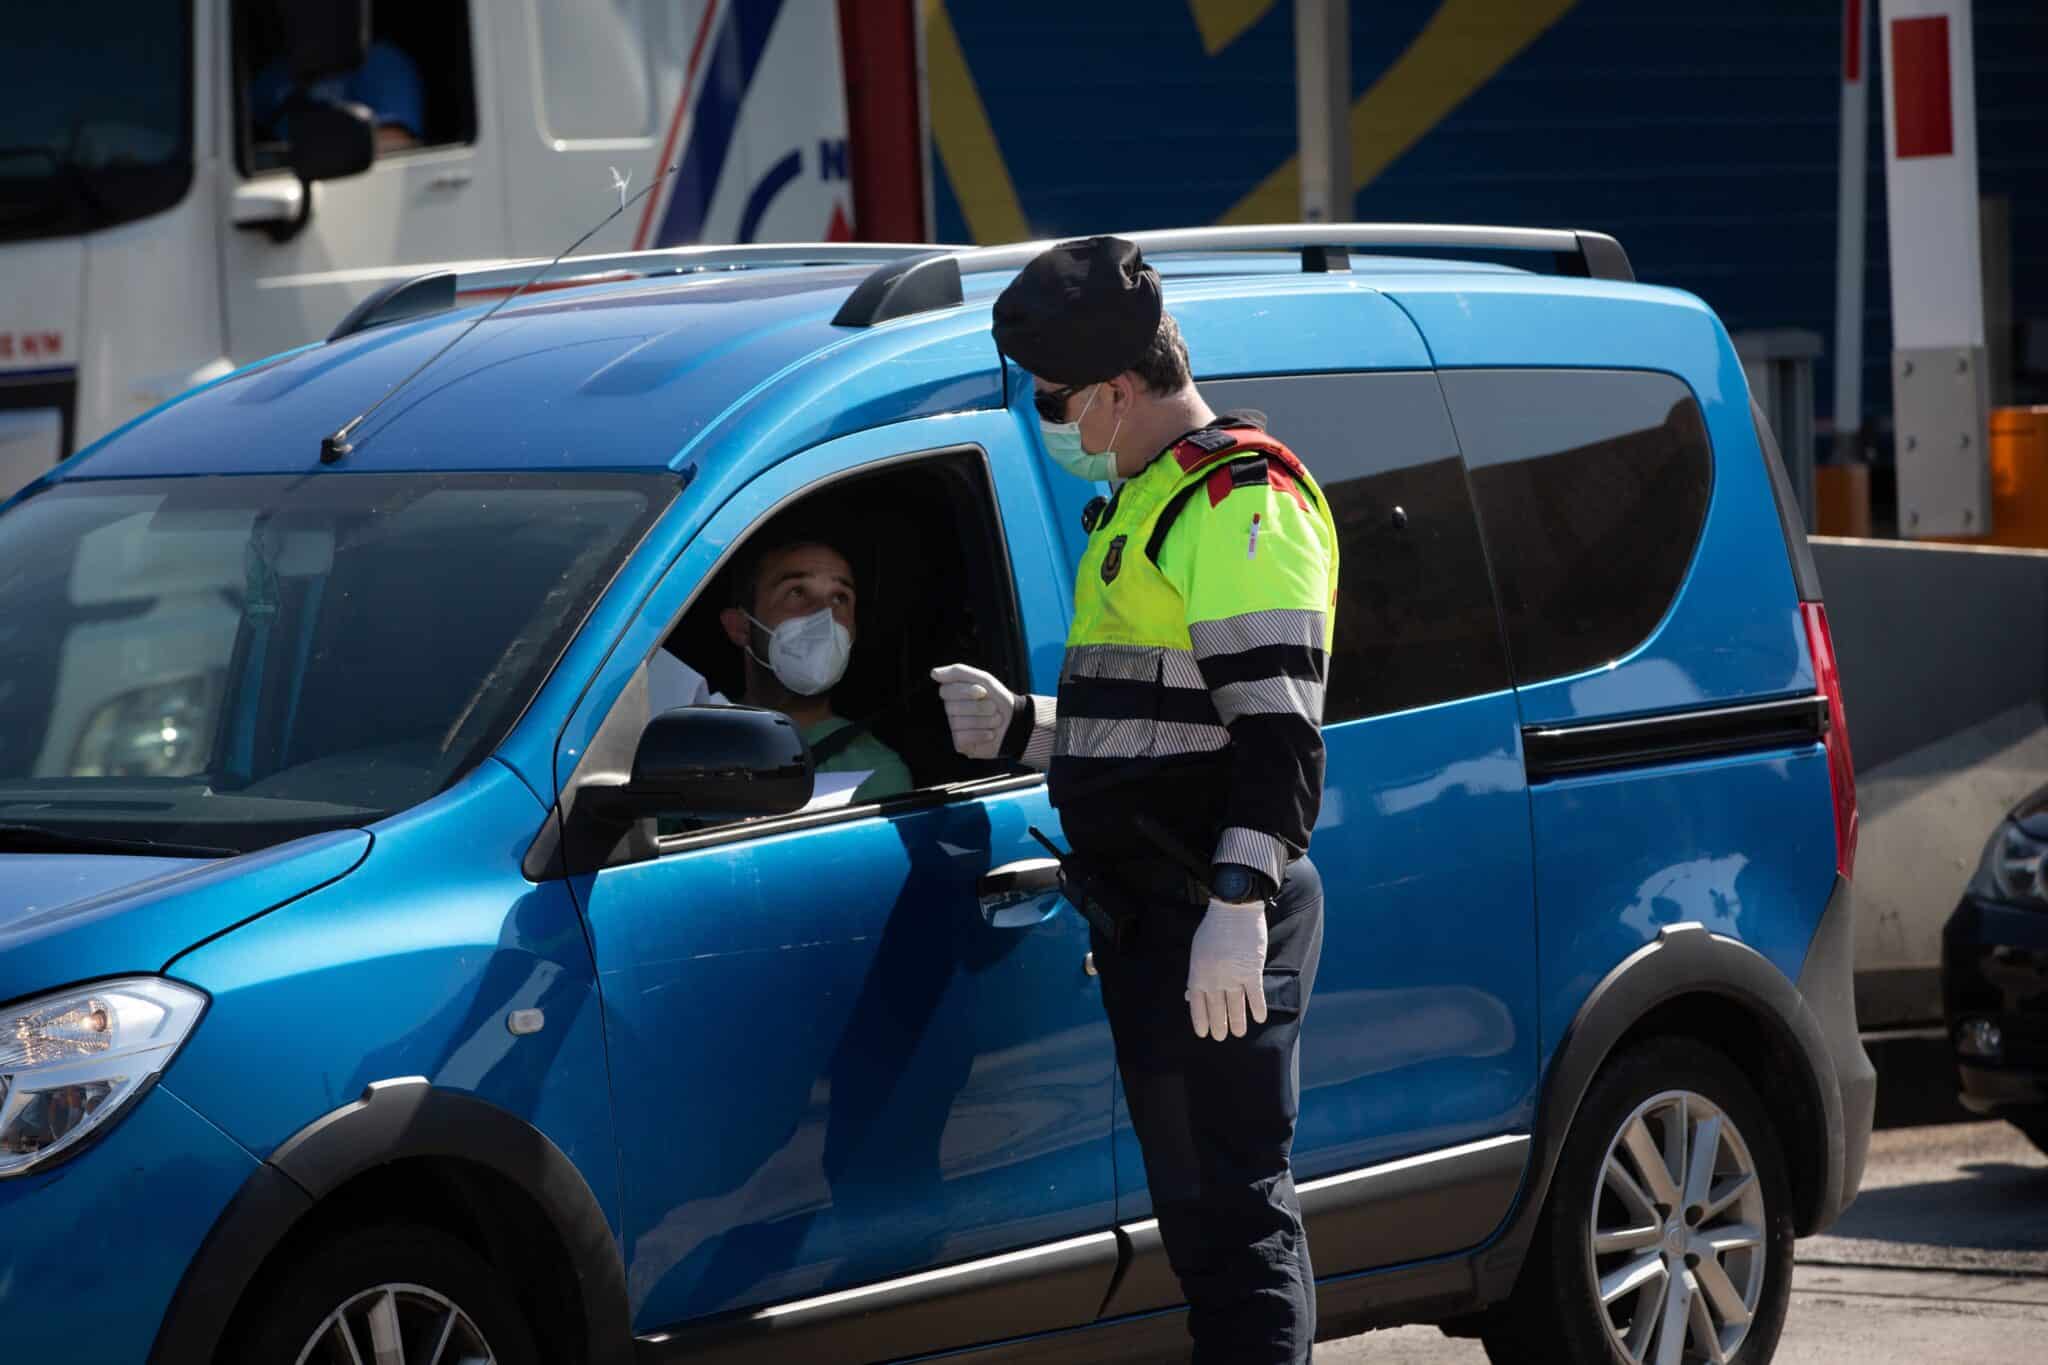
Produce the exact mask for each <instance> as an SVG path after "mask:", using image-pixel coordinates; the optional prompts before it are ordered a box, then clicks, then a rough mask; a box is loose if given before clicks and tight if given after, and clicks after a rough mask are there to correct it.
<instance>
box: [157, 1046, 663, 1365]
mask: <svg viewBox="0 0 2048 1365" xmlns="http://www.w3.org/2000/svg"><path fill="white" fill-rule="evenodd" d="M412 1157H442V1158H450V1159H457V1160H462V1161H467V1162H471V1163H473V1164H476V1165H480V1166H484V1167H487V1168H489V1169H491V1170H493V1171H495V1172H497V1173H498V1174H499V1175H502V1176H504V1177H505V1178H507V1179H509V1180H512V1181H514V1182H515V1183H517V1184H518V1186H519V1187H520V1188H521V1189H523V1190H525V1191H526V1192H527V1193H528V1194H529V1195H530V1196H532V1198H533V1199H534V1201H535V1202H536V1203H537V1204H538V1205H539V1206H540V1208H541V1210H542V1212H543V1214H544V1215H545V1216H546V1217H547V1219H548V1221H549V1222H550V1223H551V1224H552V1225H553V1226H554V1228H555V1231H556V1233H557V1235H559V1236H560V1237H561V1239H562V1245H563V1247H564V1250H565V1252H566V1254H567V1257H568V1259H569V1261H570V1263H571V1264H572V1265H574V1266H575V1267H576V1274H577V1282H578V1283H577V1288H578V1291H579V1293H580V1297H581V1300H582V1307H583V1318H584V1322H585V1324H586V1327H587V1330H586V1334H585V1336H586V1340H585V1342H584V1343H583V1346H584V1349H583V1352H582V1359H583V1360H585V1361H586V1362H588V1365H628V1362H630V1361H631V1360H632V1359H633V1334H632V1325H631V1324H632V1317H631V1312H630V1309H629V1306H628V1301H627V1296H626V1276H625V1267H624V1265H623V1264H622V1262H621V1260H620V1257H619V1248H618V1244H617V1242H616V1240H615V1239H614V1238H613V1236H612V1230H611V1225H610V1223H609V1222H607V1221H606V1219H605V1216H604V1210H603V1209H602V1208H601V1207H600V1206H599V1204H598V1202H597V1197H596V1196H595V1195H594V1194H593V1193H592V1192H591V1189H590V1186H589V1184H588V1183H586V1182H585V1181H584V1179H583V1175H582V1173H581V1172H580V1171H578V1170H577V1169H576V1167H575V1165H574V1163H572V1162H571V1161H570V1160H569V1158H568V1157H567V1156H566V1155H564V1154H563V1152H562V1150H561V1148H559V1147H557V1146H555V1144H554V1143H553V1142H552V1141H551V1140H550V1139H549V1138H548V1136H547V1135H546V1134H545V1133H543V1132H541V1131H540V1130H539V1129H537V1128H535V1127H534V1126H533V1125H531V1124H529V1123H527V1122H526V1121H525V1120H524V1119H522V1118H520V1117H518V1116H517V1115H516V1114H513V1113H511V1112H510V1111H508V1110H504V1109H500V1108H499V1107H498V1106H496V1105H494V1104H492V1103H490V1102H489V1101H487V1100H483V1099H479V1098H477V1097H476V1096H474V1095H469V1094H465V1093H463V1092H461V1091H457V1090H447V1089H443V1088H440V1087H437V1086H434V1085H432V1084H430V1083H429V1082H428V1081H427V1080H426V1079H425V1078H423V1077H417V1076H412V1077H403V1078H400V1079H397V1080H389V1081H379V1082H377V1083H375V1084H373V1085H371V1086H369V1087H368V1088H366V1089H365V1090H364V1091H363V1094H362V1097H361V1098H360V1099H357V1100H355V1101H353V1102H352V1103H349V1104H345V1105H342V1106H341V1107H340V1108H338V1109H335V1110H333V1111H331V1112H329V1113H327V1114H324V1115H322V1116H321V1117H320V1118H317V1119H315V1120H314V1121H313V1122H311V1123H309V1124H307V1125H306V1126H305V1127H304V1128H301V1129H300V1130H299V1131H298V1132H297V1133H295V1134H293V1135H292V1136H291V1137H289V1138H287V1139H286V1140H285V1141H284V1142H283V1143H282V1144H281V1145H280V1146H279V1147H278V1148H277V1150H276V1151H274V1152H273V1153H272V1154H271V1156H270V1159H269V1160H268V1161H266V1162H264V1163H263V1165H261V1166H259V1167H258V1168H257V1169H256V1171H255V1173H254V1174H252V1175H251V1176H250V1177H249V1179H248V1180H247V1181H246V1182H245V1183H244V1184H243V1186H242V1188H241V1189H240V1190H239V1191H238V1192H237V1193H236V1194H235V1197H234V1198H233V1199H232V1200H230V1201H229V1203H228V1206H227V1208H226V1210H225V1211H224V1212H223V1213H222V1214H221V1216H220V1218H219V1219H218V1220H216V1222H215V1223H214V1226H213V1228H212V1230H211V1231H210V1232H208V1234H207V1236H206V1240H205V1241H204V1242H203V1243H202V1244H201V1246H200V1249H199V1251H198V1253H197V1254H196V1255H195V1256H194V1257H193V1259H192V1264H191V1265H190V1266H189V1267H187V1269H186V1272H185V1277H184V1279H183V1280H182V1281H181V1282H180V1283H179V1285H178V1289H177V1292H176V1294H175V1295H173V1297H172V1299H171V1305H170V1309H169V1311H168V1312H166V1313H165V1315H164V1321H163V1324H162V1326H161V1327H160V1328H159V1329H158V1332H157V1339H156V1346H155V1348H154V1350H152V1351H151V1353H150V1360H151V1361H152V1362H154V1363H155V1365H191V1362H196V1361H205V1360H211V1359H212V1358H213V1355H214V1351H215V1350H216V1348H217V1347H218V1346H219V1344H220V1342H221V1339H222V1337H223V1335H224V1334H225V1333H226V1331H227V1329H228V1326H229V1323H230V1321H231V1320H232V1318H233V1316H234V1312H235V1309H236V1308H237V1306H238V1305H239V1303H240V1301H241V1299H242V1296H243V1293H244V1292H245V1291H246V1290H247V1289H248V1287H249V1285H250V1284H251V1283H252V1282H253V1281H254V1280H255V1278H256V1276H257V1274H258V1273H259V1272H260V1271H261V1270H262V1269H263V1267H264V1264H265V1261H266V1260H267V1258H268V1257H269V1255H270V1254H271V1252H272V1251H274V1250H275V1249H276V1248H277V1247H278V1246H279V1245H280V1244H281V1243H282V1242H283V1241H284V1240H285V1238H286V1237H287V1236H288V1235H289V1234H290V1233H291V1231H292V1229H293V1228H294V1227H296V1226H297V1225H298V1223H299V1221H300V1220H301V1219H302V1218H304V1217H305V1216H306V1214H308V1213H309V1212H311V1211H312V1209H313V1208H314V1206H315V1205H316V1204H317V1203H318V1202H319V1201H320V1200H321V1199H322V1198H324V1197H326V1196H327V1195H328V1194H331V1193H332V1192H334V1191H335V1190H336V1189H339V1188H340V1187H341V1185H342V1184H344V1183H345V1182H346V1181H348V1180H350V1179H352V1178H354V1177H355V1176H358V1175H361V1174H362V1173H364V1172H365V1171H368V1170H371V1169H372V1168H374V1167H377V1166H380V1165H384V1164H386V1163H388V1162H392V1161H399V1160H404V1159H406V1158H412Z"/></svg>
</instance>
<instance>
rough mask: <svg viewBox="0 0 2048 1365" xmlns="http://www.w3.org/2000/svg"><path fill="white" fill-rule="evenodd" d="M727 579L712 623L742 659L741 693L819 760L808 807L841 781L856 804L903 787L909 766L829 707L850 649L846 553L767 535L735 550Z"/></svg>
mask: <svg viewBox="0 0 2048 1365" xmlns="http://www.w3.org/2000/svg"><path fill="white" fill-rule="evenodd" d="M732 582H733V605H732V606H729V607H727V608H726V609H725V610H724V611H722V612H720V613H719V617H718V620H719V624H720V625H722V626H724V627H725V634H726V638H727V639H729V640H731V641H732V642H733V645H734V647H735V648H737V649H738V650H739V651H740V655H741V657H742V659H743V660H744V662H745V665H746V670H747V681H746V687H745V689H744V690H743V691H742V692H741V693H740V697H739V700H740V701H741V702H743V703H745V704H746V705H748V706H762V707H766V708H768V709H769V710H772V711H781V712H783V713H784V714H785V715H787V716H788V717H789V718H790V719H791V720H793V721H795V722H796V727H797V729H798V730H799V731H800V732H801V733H802V734H803V737H804V742H805V743H806V744H808V745H810V746H811V752H812V754H813V755H814V756H815V757H816V759H817V771H818V773H819V782H818V796H817V797H816V798H814V799H813V804H814V805H816V804H819V803H820V802H821V801H823V800H825V799H827V798H829V797H831V796H832V795H834V794H836V793H837V792H843V791H845V790H846V789H847V788H848V787H849V786H851V787H852V797H851V799H852V800H853V801H855V802H862V801H877V800H880V799H881V798H883V797H886V796H897V795H900V794H902V793H903V792H907V791H909V790H910V789H911V787H912V785H913V784H912V782H911V780H910V769H909V768H908V767H906V766H905V765H904V762H903V760H902V759H900V758H898V757H897V756H896V753H895V751H894V750H892V749H891V748H890V747H889V746H888V745H886V744H884V743H882V741H880V740H879V739H876V738H875V737H874V735H873V734H871V733H869V732H868V731H867V730H866V729H865V728H864V727H859V726H855V725H854V724H853V722H851V721H848V720H844V719H842V718H840V717H839V716H837V715H834V714H833V711H832V689H833V688H834V687H835V686H837V685H838V683H839V680H840V678H841V677H842V676H844V675H845V673H846V663H847V660H848V659H849V658H850V657H851V656H852V654H853V635H854V588H853V567H852V565H850V564H848V563H847V561H846V556H844V555H842V554H840V553H839V551H837V550H835V549H833V548H832V547H831V546H829V545H825V544H821V543H820V542H818V541H814V540H801V539H792V540H783V541H776V542H770V543H769V544H768V545H767V546H766V547H764V548H761V549H758V550H756V549H754V548H752V547H749V548H748V549H747V550H745V551H743V552H742V554H741V557H740V559H739V562H738V565H737V566H736V567H735V569H734V571H733V579H732ZM826 774H835V775H837V776H838V777H839V779H840V780H839V781H837V782H833V781H829V780H826V777H825V775H826ZM856 779H857V780H856Z"/></svg>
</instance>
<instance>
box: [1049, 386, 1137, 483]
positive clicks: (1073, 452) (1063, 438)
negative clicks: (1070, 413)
mask: <svg viewBox="0 0 2048 1365" xmlns="http://www.w3.org/2000/svg"><path fill="white" fill-rule="evenodd" d="M1101 392H1102V385H1100V384H1097V385H1096V386H1095V392H1094V393H1091V394H1089V395H1088V401H1087V402H1086V403H1083V404H1082V405H1081V417H1086V416H1087V415H1088V409H1089V408H1092V407H1094V406H1095V398H1096V395H1097V394H1099V393H1101ZM1081 417H1076V418H1075V419H1074V420H1073V421H1071V422H1047V421H1043V420H1041V421H1040V422H1039V424H1038V429H1039V431H1041V432H1042V433H1044V436H1045V453H1046V454H1048V455H1050V456H1052V462H1053V463H1054V464H1056V465H1058V466H1059V467H1060V468H1061V469H1064V470H1066V471H1067V472H1068V473H1069V474H1072V475H1073V476H1074V477H1075V478H1077V479H1082V480H1085V481H1087V482H1088V483H1101V482H1102V481H1103V480H1105V479H1111V480H1113V479H1115V478H1116V436H1117V433H1118V432H1120V431H1122V430H1123V429H1124V419H1123V418H1121V417H1119V418H1117V419H1116V425H1115V426H1114V427H1111V428H1110V431H1109V444H1110V448H1109V449H1108V450H1105V451H1103V452H1101V453H1100V454H1097V453H1096V452H1094V451H1091V450H1088V449H1086V448H1085V447H1083V446H1082V444H1081Z"/></svg>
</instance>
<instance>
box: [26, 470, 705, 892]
mask: <svg viewBox="0 0 2048 1365" xmlns="http://www.w3.org/2000/svg"><path fill="white" fill-rule="evenodd" d="M676 488H677V483H676V481H675V480H674V479H673V478H672V477H669V476H665V475H632V474H573V475H570V474H554V473H551V474H546V475H530V474H519V475H507V474H453V475H450V474H321V475H312V476H275V477H273V476H234V477H224V476H211V477H198V478H182V479H133V480H129V479H123V480H106V481H100V482H93V481H82V482H75V483H60V484H56V485H54V486H52V487H50V488H48V489H46V490H44V491H43V492H41V493H39V494H37V495H35V496H33V497H30V498H27V499H25V500H24V501H22V502H20V503H17V504H16V505H15V506H13V507H12V508H10V509H8V510H7V512H6V513H5V514H4V515H0V826H5V827H9V828H11V829H13V830H14V831H15V833H16V834H17V835H19V834H21V833H22V832H23V831H22V827H24V826H26V827H32V829H40V830H46V831H49V832H50V833H51V834H53V835H64V836H69V835H84V836H92V837H95V838H99V839H102V840H117V839H118V840H126V841H135V842H137V843H138V844H141V845H142V846H144V847H146V846H147V844H148V843H160V844H164V845H167V846H178V847H193V846H199V847H210V848H216V849H230V850H237V851H247V850H250V849H255V848H261V847H263V846H265V845H268V844H272V843H277V842H281V841H283V840H285V839H291V838H297V837H299V836H301V835H304V834H310V833H313V832H316V831H318V830H323V829H332V828H339V827H341V826H345V825H360V824H366V823H368V822H370V821H372V820H375V819H378V818H379V817H381V816H384V815H387V814H390V813H392V812H394V811H397V810H401V809H403V808H405V807H407V806H410V805H413V804H415V803H417V802H419V801H421V800H423V799H425V798H426V797H428V796H431V795H433V794H434V793H435V792H437V791H440V790H441V789H443V788H445V787H446V786H447V785H448V784H449V783H451V782H453V781H454V780H455V779H457V778H458V777H460V776H461V775H462V774H463V773H465V772H467V771H468V770H469V769H470V768H472V767H473V766H475V764H477V763H478V762H480V761H481V760H482V759H483V757H484V756H485V755H486V754H488V753H489V752H490V750H491V749H492V748H493V747H494V746H495V745H496V744H497V742H498V740H499V739H500V738H502V737H503V735H504V733H505V732H506V731H507V730H508V729H509V728H510V727H511V725H512V723H513V722H514V721H515V720H517V719H518V717H519V714H520V713H521V711H523V710H524V709H525V707H526V705H527V703H528V702H529V701H530V700H531V698H532V696H533V694H534V693H535V691H536V690H538V688H539V687H540V684H541V683H542V681H543V680H544V679H545V678H546V677H547V674H548V671H549V670H550V669H551V668H552V667H553V666H554V663H555V661H556V660H557V658H559V657H560V655H561V652H562V650H563V649H564V648H565V647H566V646H567V645H568V642H569V640H570V638H571V637H572V636H573V635H574V633H575V631H576V630H577V628H578V626H579V625H580V624H581V623H582V621H583V619H584V616H585V614H586V613H587V612H588V610H589V608H590V606H591V604H592V603H593V602H594V601H595V600H596V597H597V595H598V594H599V593H600V592H601V591H602V590H603V589H604V587H605V585H606V584H607V583H608V582H609V581H610V580H611V577H612V574H613V573H614V571H615V570H616V569H617V568H618V566H619V564H620V562H621V561H622V560H623V558H624V557H625V556H626V554H627V553H629V552H630V551H631V549H632V548H633V546H634V545H635V544H637V543H638V541H639V539H640V537H641V535H642V534H643V533H644V532H645V530H646V529H647V527H648V526H649V524H651V522H652V521H653V520H654V518H655V517H656V516H657V515H659V513H660V512H661V510H662V509H663V507H664V506H666V505H667V503H668V502H669V501H670V499H671V498H673V496H674V494H675V490H676Z"/></svg>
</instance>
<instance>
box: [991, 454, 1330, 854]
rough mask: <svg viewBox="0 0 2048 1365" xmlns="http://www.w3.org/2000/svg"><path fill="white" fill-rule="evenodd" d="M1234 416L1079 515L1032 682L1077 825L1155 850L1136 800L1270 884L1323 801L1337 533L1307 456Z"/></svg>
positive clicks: (1039, 760) (1031, 754)
mask: <svg viewBox="0 0 2048 1365" xmlns="http://www.w3.org/2000/svg"><path fill="white" fill-rule="evenodd" d="M1258 423H1259V419H1258V418H1257V417H1256V416H1251V415H1241V414H1232V415H1229V416H1226V417H1223V418H1219V419H1217V422H1216V423H1215V424H1213V425H1211V426H1209V427H1204V428H1202V429H1200V430H1197V431H1194V432H1191V433H1189V434H1188V435H1187V436H1185V437H1183V438H1182V439H1180V440H1179V441H1177V442H1175V443H1174V444H1173V445H1172V446H1170V447H1168V449H1167V450H1165V451H1164V452H1162V453H1161V454H1160V455H1159V456H1158V458H1156V459H1154V460H1153V461H1152V463H1151V464H1150V465H1148V466H1146V468H1145V469H1144V471H1143V472H1142V473H1140V474H1138V475H1137V476H1136V477H1135V478H1133V479H1131V480H1129V481H1128V482H1126V483H1125V484H1123V485H1122V486H1121V487H1120V488H1119V489H1118V490H1117V493H1116V496H1115V497H1114V498H1112V499H1111V500H1110V502H1109V504H1108V505H1107V507H1105V508H1103V509H1102V510H1101V511H1100V513H1099V515H1098V516H1097V519H1096V521H1095V524H1094V525H1093V527H1092V528H1091V530H1090V533H1089V539H1088V549H1087V552H1086V553H1085V554H1083V555H1082V557H1081V563H1080V567H1079V569H1078V570H1077V571H1076V579H1075V585H1074V622H1073V627H1072V629H1071V630H1070V631H1069V632H1068V635H1067V651H1066V659H1065V662H1064V664H1063V665H1062V667H1061V670H1060V685H1059V694H1058V696H1057V698H1056V699H1047V698H1042V697H1038V698H1032V699H1031V701H1032V708H1033V709H1032V711H1031V712H1030V714H1029V716H1028V718H1027V719H1028V722H1029V727H1030V728H1029V732H1028V734H1025V733H1024V731H1025V726H1024V725H1022V724H1020V725H1019V727H1018V730H1017V732H1015V733H1016V735H1018V736H1019V737H1022V738H1023V739H1024V740H1025V743H1024V748H1023V757H1024V758H1025V760H1026V761H1027V762H1032V763H1033V764H1034V766H1045V767H1047V769H1048V772H1049V782H1050V787H1051V796H1052V801H1053V804H1054V805H1056V806H1058V807H1059V809H1060V816H1061V824H1062V826H1063V827H1064V829H1065V832H1066V835H1067V838H1068V840H1069V841H1070V842H1071V843H1072V844H1073V846H1074V847H1075V848H1076V849H1077V850H1080V851H1083V852H1093V853H1097V854H1099V855H1101V856H1105V857H1111V858H1114V857H1118V856H1123V857H1143V858H1156V857H1158V856H1159V854H1158V851H1157V850H1156V849H1154V848H1152V847H1151V846H1150V845H1149V844H1147V843H1146V842H1145V841H1144V840H1143V839H1142V838H1140V837H1139V836H1138V835H1137V834H1136V832H1135V830H1134V826H1133V824H1132V820H1133V817H1135V816H1136V815H1137V814H1140V813H1147V814H1150V815H1152V816H1153V818H1155V819H1157V820H1159V821H1160V822H1161V823H1162V824H1164V825H1165V826H1166V827H1167V828H1168V829H1170V830H1172V831H1173V832H1174V833H1175V834H1177V835H1178V836H1179V837H1180V839H1181V840H1182V842H1183V843H1185V844H1187V845H1188V846H1189V847H1191V848H1194V849H1204V850H1208V851H1210V856H1211V857H1212V860H1213V861H1214V862H1218V863H1238V864H1242V865H1244V866H1247V867H1250V868H1253V869H1255V870H1257V871H1259V872H1262V873H1264V874H1265V875H1266V876H1267V877H1269V878H1271V879H1272V881H1273V882H1274V883H1275V884H1277V883H1279V882H1280V881H1281V880H1282V878H1283V877H1284V876H1285V873H1286V865H1287V863H1288V862H1289V861H1290V860H1291V859H1293V858H1295V857H1299V856H1300V855H1301V854H1302V853H1303V852H1304V851H1305V850H1306V849H1307V847H1308V839H1309V831H1310V830H1311V829H1312V828H1313V827H1314V825H1315V821H1316V813H1317V809H1318V807H1319V806H1320V804H1321V800H1322V787H1323V740H1322V733H1321V730H1320V728H1319V727H1320V725H1321V722H1322V715H1323V691H1324V686H1325V683H1326V681H1327V676H1328V669H1329V655H1330V645H1331V632H1332V629H1333V622H1334V616H1335V611H1334V607H1335V596H1336V589H1337V531H1336V526H1335V524H1334V522H1333V521H1332V520H1331V517H1330V513H1329V509H1328V506H1327V504H1326V502H1325V500H1324V498H1323V494H1322V490H1321V489H1319V488H1318V487H1316V483H1315V480H1314V479H1313V478H1312V477H1310V475H1309V473H1308V471H1307V470H1306V469H1305V468H1304V467H1303V466H1302V464H1301V462H1300V461H1299V460H1298V459H1297V458H1296V457H1295V456H1294V455H1293V454H1292V453H1291V452H1290V451H1288V450H1287V448H1286V447H1285V446H1283V445H1281V444H1280V443H1279V442H1278V441H1275V440H1273V438H1271V437H1270V436H1267V435H1266V434H1265V432H1264V431H1263V430H1262V429H1260V426H1259V424H1258Z"/></svg>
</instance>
